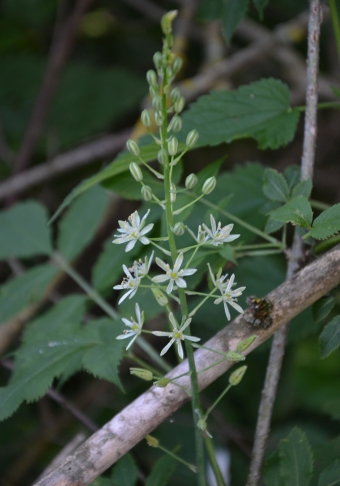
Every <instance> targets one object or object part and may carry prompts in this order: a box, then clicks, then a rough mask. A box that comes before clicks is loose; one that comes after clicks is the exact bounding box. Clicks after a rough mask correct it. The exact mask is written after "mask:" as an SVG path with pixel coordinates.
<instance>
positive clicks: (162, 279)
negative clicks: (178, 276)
mask: <svg viewBox="0 0 340 486" xmlns="http://www.w3.org/2000/svg"><path fill="white" fill-rule="evenodd" d="M169 278H170V277H168V275H165V274H164V275H157V276H156V277H152V281H153V282H156V283H161V282H166V281H167V280H169Z"/></svg>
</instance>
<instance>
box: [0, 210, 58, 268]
mask: <svg viewBox="0 0 340 486" xmlns="http://www.w3.org/2000/svg"><path fill="white" fill-rule="evenodd" d="M0 234H1V238H0V258H1V259H6V258H27V257H32V256H35V255H50V254H51V253H52V251H53V248H52V243H51V235H50V228H49V227H48V226H47V211H46V209H45V208H44V206H42V205H41V204H39V203H37V202H35V201H27V202H23V203H18V204H16V205H15V206H13V207H12V208H10V209H7V210H5V211H1V212H0Z"/></svg>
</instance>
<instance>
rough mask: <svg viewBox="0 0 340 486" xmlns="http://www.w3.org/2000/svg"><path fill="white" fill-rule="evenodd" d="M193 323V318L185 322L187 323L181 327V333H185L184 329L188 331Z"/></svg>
mask: <svg viewBox="0 0 340 486" xmlns="http://www.w3.org/2000/svg"><path fill="white" fill-rule="evenodd" d="M191 321H192V319H191V317H189V319H187V320H186V321H185V323H184V324H183V326H182V327H181V329H180V332H183V331H184V329H186V328H187V327H188V326H189V325H190V323H191Z"/></svg>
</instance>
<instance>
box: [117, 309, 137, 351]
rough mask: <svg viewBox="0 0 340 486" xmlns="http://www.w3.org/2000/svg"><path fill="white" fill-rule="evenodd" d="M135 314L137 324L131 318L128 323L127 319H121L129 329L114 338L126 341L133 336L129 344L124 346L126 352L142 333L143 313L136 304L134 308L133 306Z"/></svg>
mask: <svg viewBox="0 0 340 486" xmlns="http://www.w3.org/2000/svg"><path fill="white" fill-rule="evenodd" d="M135 312H136V317H137V322H136V321H135V320H134V318H133V317H131V320H130V321H129V319H125V318H124V317H123V318H122V321H123V322H124V324H125V325H126V326H128V327H129V328H130V329H125V330H124V331H123V334H120V335H119V336H117V337H116V339H127V338H129V337H131V336H133V338H132V339H131V341H130V342H129V344H128V345H127V346H126V350H128V349H129V347H130V346H132V344H133V343H134V342H135V340H136V339H137V337H138V336H139V335H140V333H141V332H142V327H143V322H144V312H141V311H140V308H139V305H138V304H136V306H135Z"/></svg>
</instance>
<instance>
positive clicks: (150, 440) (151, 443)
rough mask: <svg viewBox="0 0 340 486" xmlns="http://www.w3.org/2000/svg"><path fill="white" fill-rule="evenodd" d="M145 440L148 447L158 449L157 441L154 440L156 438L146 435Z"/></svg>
mask: <svg viewBox="0 0 340 486" xmlns="http://www.w3.org/2000/svg"><path fill="white" fill-rule="evenodd" d="M145 440H146V442H147V443H148V446H150V447H158V446H159V440H158V439H156V437H153V436H152V435H147V436H146V437H145Z"/></svg>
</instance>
